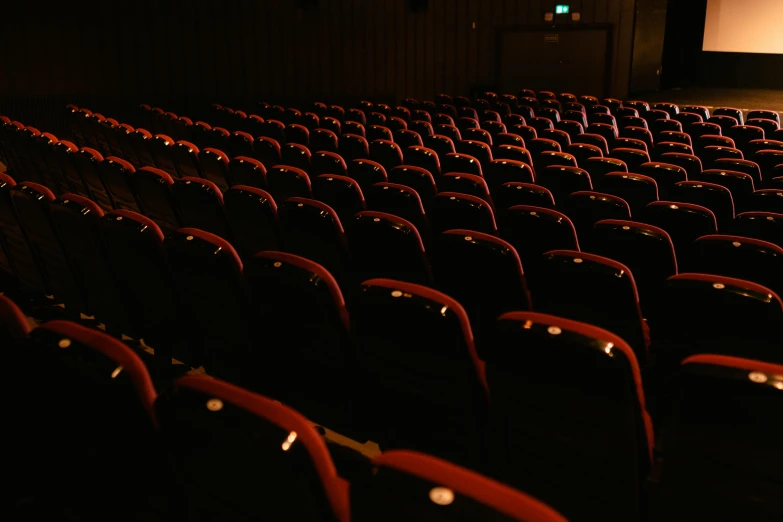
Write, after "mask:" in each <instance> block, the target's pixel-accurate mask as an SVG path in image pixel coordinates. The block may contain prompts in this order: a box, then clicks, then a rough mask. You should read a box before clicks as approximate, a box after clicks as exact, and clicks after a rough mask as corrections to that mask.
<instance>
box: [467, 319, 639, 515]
mask: <svg viewBox="0 0 783 522" xmlns="http://www.w3.org/2000/svg"><path fill="white" fill-rule="evenodd" d="M480 355H481V357H482V359H483V360H484V361H485V362H486V369H487V381H488V384H489V388H490V391H491V393H492V399H493V401H492V408H493V413H494V414H495V417H496V418H497V426H498V429H499V433H500V434H501V435H499V438H498V439H497V442H496V444H498V446H499V447H497V448H496V450H497V451H496V453H495V455H494V458H493V463H494V465H495V467H496V469H497V470H498V477H499V478H500V479H501V480H503V481H504V482H506V483H508V484H510V485H512V486H515V487H517V488H519V489H520V490H523V491H529V492H531V493H533V494H535V495H536V496H537V497H538V498H541V499H545V500H546V501H547V502H549V503H550V504H551V505H553V506H555V507H556V508H557V509H558V510H559V511H561V512H562V513H564V514H565V515H566V516H568V517H569V518H571V519H573V520H577V519H579V517H581V516H586V517H588V518H589V517H591V516H596V515H597V514H599V513H600V515H599V516H600V517H601V519H602V520H617V521H620V520H633V519H636V518H638V517H639V516H640V512H641V509H642V505H643V503H642V485H643V482H644V478H645V477H646V475H647V472H648V471H649V469H650V465H651V457H652V447H653V435H652V425H651V423H650V420H649V416H648V415H647V411H646V406H645V396H644V391H643V389H642V382H641V374H640V370H639V364H638V362H637V360H636V357H635V355H634V352H633V350H632V349H631V347H630V346H629V345H628V343H626V342H625V341H624V340H623V339H622V338H621V337H620V336H618V335H616V334H614V333H611V332H609V331H607V330H604V329H601V328H598V327H596V326H592V325H589V324H585V323H580V322H577V321H573V320H568V319H564V318H561V317H556V316H551V315H545V314H541V313H532V312H512V313H508V314H504V315H503V316H501V317H500V318H499V319H498V321H497V323H496V325H495V329H494V335H493V337H492V340H491V342H490V343H488V344H487V346H485V347H484V349H483V350H482V351H481V352H480ZM545 368H557V369H558V372H559V373H560V374H561V375H562V376H563V379H551V378H550V377H551V375H547V372H546V371H542V370H543V369H545ZM585 368H590V371H589V372H586V371H585ZM530 448H535V450H534V451H528V449H530ZM561 466H569V469H570V471H569V473H562V467H561ZM520 469H526V470H528V471H529V472H530V473H519V470H520Z"/></svg>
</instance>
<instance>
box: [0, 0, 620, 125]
mask: <svg viewBox="0 0 783 522" xmlns="http://www.w3.org/2000/svg"><path fill="white" fill-rule="evenodd" d="M634 2H635V0H570V2H565V3H570V5H571V9H572V11H579V12H581V14H582V21H581V23H583V24H592V23H610V24H614V26H615V29H614V31H613V35H614V36H613V38H614V41H613V51H614V52H613V54H612V56H613V64H612V76H611V78H612V81H611V94H613V95H615V96H624V95H625V94H626V93H627V91H628V81H629V76H630V72H629V70H630V56H631V52H632V46H633V21H634ZM306 3H309V4H315V5H316V6H315V7H313V8H307V9H298V8H297V6H298V5H300V3H299V2H297V1H295V0H220V1H218V0H192V1H185V0H135V1H132V2H131V1H128V0H113V1H103V2H78V3H59V5H54V6H51V7H50V5H49V4H46V6H43V5H40V4H35V3H33V2H28V3H27V4H26V7H25V6H22V7H20V9H22V10H25V9H26V10H28V13H26V14H24V13H20V14H18V15H17V16H15V17H13V19H12V18H9V17H2V21H0V33H1V34H0V38H2V39H3V45H4V48H5V53H4V54H2V55H0V71H2V72H3V74H0V104H1V103H2V102H3V101H5V102H6V104H8V103H10V101H9V100H17V101H18V100H19V99H27V100H31V99H37V98H39V97H41V96H56V97H58V98H62V99H63V100H65V99H69V100H74V101H78V100H82V101H83V102H89V101H90V100H91V99H97V98H99V97H101V98H105V97H109V98H111V97H116V98H123V99H134V100H139V101H141V100H144V101H149V102H150V103H160V104H164V103H166V102H170V103H183V100H188V99H194V100H195V99H198V100H209V101H219V102H223V103H230V102H231V101H232V100H251V99H254V100H260V99H269V100H276V101H281V102H285V101H292V102H293V101H296V100H305V99H309V100H312V99H325V100H336V101H337V100H352V99H358V98H362V97H365V98H371V99H376V100H385V101H389V102H391V101H395V100H400V99H402V98H404V97H408V96H412V97H415V98H420V99H428V98H429V99H431V98H432V97H433V96H434V95H435V94H436V93H439V92H448V93H463V94H467V93H468V92H469V91H470V90H471V88H472V87H474V86H492V84H493V83H494V81H495V78H496V75H495V65H496V64H495V62H496V53H495V45H496V31H497V29H498V28H499V27H503V26H514V25H522V24H537V23H543V14H544V11H545V10H552V8H553V6H554V4H555V2H554V1H553V0H492V1H489V0H430V1H429V7H428V9H427V10H426V11H424V12H418V13H415V12H411V11H410V10H409V7H408V6H409V2H408V0H319V1H318V2H306ZM87 13H89V15H88V14H87ZM474 23H475V28H474V25H473V24H474ZM568 23H570V22H568ZM519 87H522V85H520V86H519ZM0 109H2V107H1V106H0Z"/></svg>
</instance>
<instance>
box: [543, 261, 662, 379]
mask: <svg viewBox="0 0 783 522" xmlns="http://www.w3.org/2000/svg"><path fill="white" fill-rule="evenodd" d="M532 291H533V300H534V301H535V303H536V310H540V311H542V312H544V313H550V314H553V315H558V316H561V317H565V318H569V319H573V320H575V321H584V322H586V323H589V324H594V325H596V326H599V327H601V328H606V329H607V330H609V331H610V332H613V333H615V334H616V335H618V336H620V337H621V338H622V339H624V340H626V342H627V343H628V344H629V345H630V346H631V347H632V348H633V350H634V354H635V355H636V358H637V359H638V360H639V361H640V363H642V364H644V362H645V361H646V360H647V344H648V342H649V339H648V336H647V334H646V332H645V327H644V323H643V321H642V315H641V309H640V306H639V294H638V292H637V289H636V281H635V280H634V276H633V273H631V271H630V269H629V268H628V267H627V266H625V265H623V264H622V263H619V262H617V261H614V260H612V259H609V258H605V257H601V256H597V255H594V254H587V253H584V252H574V251H569V250H554V251H551V252H547V253H546V254H545V255H544V261H543V263H542V269H541V272H540V277H539V278H538V279H536V281H535V285H533V287H532Z"/></svg>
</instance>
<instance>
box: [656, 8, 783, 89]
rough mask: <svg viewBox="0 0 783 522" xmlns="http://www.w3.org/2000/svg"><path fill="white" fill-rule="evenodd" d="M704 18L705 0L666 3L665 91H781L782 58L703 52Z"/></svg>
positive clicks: (782, 79)
mask: <svg viewBox="0 0 783 522" xmlns="http://www.w3.org/2000/svg"><path fill="white" fill-rule="evenodd" d="M749 8H750V7H749ZM706 14H707V0H688V1H687V2H686V1H683V0H669V5H668V11H667V14H666V41H665V44H664V56H663V78H662V84H663V87H664V88H674V87H688V86H703V87H736V88H759V89H783V74H781V71H783V55H781V54H756V53H716V52H704V51H702V50H701V49H702V44H703V40H704V21H705V18H706Z"/></svg>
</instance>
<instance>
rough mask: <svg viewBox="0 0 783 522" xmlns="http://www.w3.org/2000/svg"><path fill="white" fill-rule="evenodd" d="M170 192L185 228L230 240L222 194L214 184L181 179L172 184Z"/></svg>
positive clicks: (192, 179)
mask: <svg viewBox="0 0 783 522" xmlns="http://www.w3.org/2000/svg"><path fill="white" fill-rule="evenodd" d="M171 192H172V194H173V195H174V201H175V203H176V205H177V209H178V210H179V215H180V217H181V218H182V223H183V224H184V225H185V226H187V227H191V228H198V229H200V230H204V231H206V232H210V233H212V234H215V235H218V236H220V237H222V238H225V239H231V237H232V236H231V228H230V226H229V224H228V218H227V217H226V209H225V207H224V206H223V193H222V192H221V191H220V189H219V188H218V187H217V186H216V185H215V184H214V183H212V182H211V181H207V180H205V179H201V178H182V179H178V180H177V181H175V182H174V184H173V185H172V186H171Z"/></svg>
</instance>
